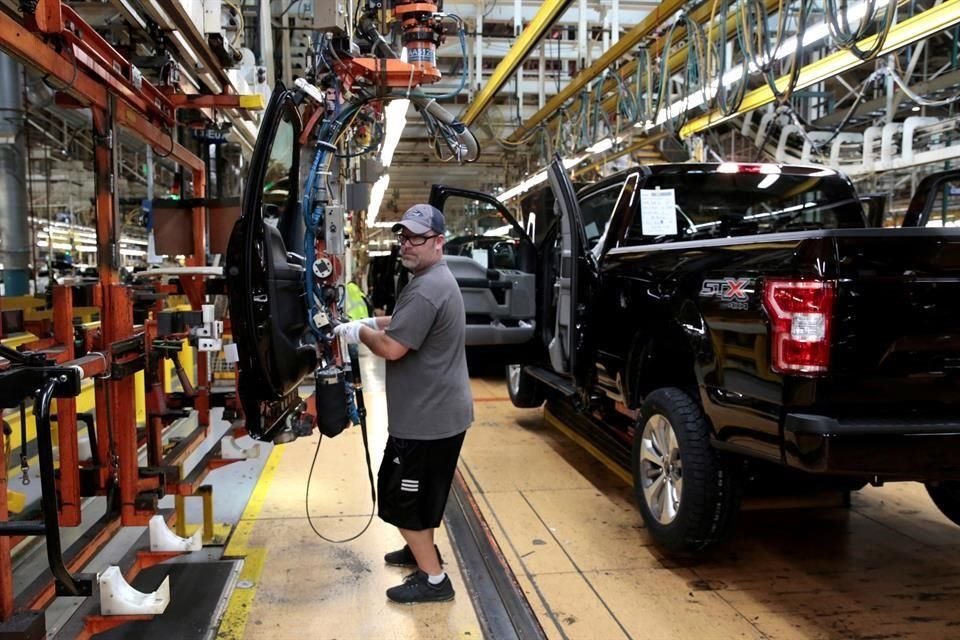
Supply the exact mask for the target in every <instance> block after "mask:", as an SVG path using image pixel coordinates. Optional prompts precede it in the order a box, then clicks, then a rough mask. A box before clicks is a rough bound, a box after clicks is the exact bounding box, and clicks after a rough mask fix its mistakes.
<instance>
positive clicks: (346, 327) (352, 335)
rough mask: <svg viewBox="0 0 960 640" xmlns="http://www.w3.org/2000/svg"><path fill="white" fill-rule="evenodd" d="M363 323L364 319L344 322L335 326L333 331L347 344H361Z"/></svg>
mask: <svg viewBox="0 0 960 640" xmlns="http://www.w3.org/2000/svg"><path fill="white" fill-rule="evenodd" d="M363 325H364V322H363V320H352V321H350V322H344V323H342V324H338V325H337V326H335V327H334V328H333V333H334V335H336V336H337V337H338V338H340V339H342V340H343V341H344V342H346V343H347V344H360V327H362V326H363Z"/></svg>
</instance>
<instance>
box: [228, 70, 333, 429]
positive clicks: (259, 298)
mask: <svg viewBox="0 0 960 640" xmlns="http://www.w3.org/2000/svg"><path fill="white" fill-rule="evenodd" d="M301 128H302V122H301V118H300V112H299V111H298V109H297V106H296V104H295V103H294V99H293V93H292V92H291V91H288V90H286V89H285V88H284V86H283V85H282V84H281V83H279V82H278V83H277V86H276V88H275V89H274V92H273V95H272V96H271V98H270V103H269V104H268V105H267V109H266V111H265V112H264V117H263V122H262V123H261V126H260V133H259V135H258V137H257V144H256V147H255V148H254V152H253V156H252V158H251V162H250V170H249V174H248V178H247V182H246V185H245V187H244V191H243V203H242V211H241V216H240V219H239V220H238V221H237V223H236V225H235V226H234V228H233V232H232V234H231V236H230V242H229V245H228V248H227V258H226V275H227V289H228V291H229V295H230V321H231V326H232V331H233V340H234V342H235V343H236V344H237V351H238V355H239V362H238V376H239V381H238V388H239V395H240V401H241V402H242V405H243V411H244V414H245V416H246V426H247V431H248V432H249V433H250V435H251V436H252V437H254V438H256V439H258V440H272V439H273V437H274V435H275V434H277V433H278V432H279V431H280V430H281V429H282V428H283V427H284V426H285V424H284V423H285V420H286V418H287V417H288V416H289V415H292V414H293V412H294V410H295V409H297V407H299V405H300V402H301V401H300V396H299V394H298V392H297V389H298V386H299V384H300V382H301V381H302V380H303V379H304V378H305V377H306V376H307V375H308V374H309V373H310V372H312V371H313V369H314V368H315V366H316V349H315V348H314V345H313V344H312V343H311V342H310V340H309V338H310V337H311V336H310V335H309V334H310V331H309V327H308V325H307V306H306V291H305V289H304V284H303V277H304V268H305V267H304V257H303V255H302V252H303V247H304V244H303V239H304V229H305V228H304V223H303V217H302V216H301V212H300V192H301V188H300V146H299V144H298V142H297V140H298V138H299V136H300V131H301Z"/></svg>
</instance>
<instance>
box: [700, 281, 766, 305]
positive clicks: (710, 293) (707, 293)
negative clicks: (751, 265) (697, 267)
mask: <svg viewBox="0 0 960 640" xmlns="http://www.w3.org/2000/svg"><path fill="white" fill-rule="evenodd" d="M753 282H754V281H753V278H723V279H718V280H704V281H703V286H702V287H701V288H700V297H701V298H718V299H719V300H720V303H721V304H722V305H723V306H725V307H729V308H731V309H746V308H747V303H748V302H749V300H750V294H752V293H753V292H754V289H753Z"/></svg>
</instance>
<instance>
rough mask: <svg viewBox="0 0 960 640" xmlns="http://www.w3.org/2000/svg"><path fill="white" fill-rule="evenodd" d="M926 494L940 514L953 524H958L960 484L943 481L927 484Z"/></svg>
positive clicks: (959, 516) (959, 515)
mask: <svg viewBox="0 0 960 640" xmlns="http://www.w3.org/2000/svg"><path fill="white" fill-rule="evenodd" d="M926 487H927V493H928V494H930V499H931V500H933V504H935V505H937V509H940V513H942V514H943V515H945V516H947V517H948V518H950V520H952V521H953V523H954V524H960V482H957V481H956V480H944V481H943V482H927V483H926Z"/></svg>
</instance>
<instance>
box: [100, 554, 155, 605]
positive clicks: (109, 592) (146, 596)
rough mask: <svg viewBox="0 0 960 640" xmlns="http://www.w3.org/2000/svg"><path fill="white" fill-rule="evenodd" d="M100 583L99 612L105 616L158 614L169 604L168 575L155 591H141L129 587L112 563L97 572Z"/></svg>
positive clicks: (118, 569)
mask: <svg viewBox="0 0 960 640" xmlns="http://www.w3.org/2000/svg"><path fill="white" fill-rule="evenodd" d="M97 583H98V584H99V585H100V613H101V614H102V615H105V616H128V615H160V614H161V613H163V612H164V611H166V609H167V605H168V604H170V577H169V576H167V577H166V578H164V579H163V583H162V584H161V585H160V586H159V587H158V588H157V590H156V591H153V592H151V593H143V592H142V591H137V590H136V589H134V588H133V587H131V586H130V585H129V584H128V583H127V581H126V580H125V579H124V577H123V574H122V573H120V567H118V566H116V565H113V566H111V567H107V569H106V570H104V571H101V572H100V573H98V574H97Z"/></svg>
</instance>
